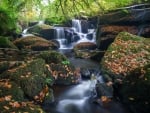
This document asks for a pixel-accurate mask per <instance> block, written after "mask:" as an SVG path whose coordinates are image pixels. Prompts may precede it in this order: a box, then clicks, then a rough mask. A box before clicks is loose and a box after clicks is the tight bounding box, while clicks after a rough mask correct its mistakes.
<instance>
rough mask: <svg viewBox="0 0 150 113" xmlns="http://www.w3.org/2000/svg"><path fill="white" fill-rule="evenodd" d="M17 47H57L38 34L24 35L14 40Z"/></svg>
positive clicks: (34, 48)
mask: <svg viewBox="0 0 150 113" xmlns="http://www.w3.org/2000/svg"><path fill="white" fill-rule="evenodd" d="M14 44H15V45H16V46H17V47H18V48H19V49H29V50H33V51H42V50H51V49H58V45H57V44H56V43H54V42H52V41H48V40H46V39H44V38H41V37H38V36H26V37H22V38H19V39H16V40H15V41H14Z"/></svg>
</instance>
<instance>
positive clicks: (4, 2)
mask: <svg viewBox="0 0 150 113" xmlns="http://www.w3.org/2000/svg"><path fill="white" fill-rule="evenodd" d="M149 1H150V0H0V3H1V4H0V18H4V17H3V16H5V15H7V17H8V19H9V20H13V21H17V20H22V21H27V22H28V21H37V20H45V19H49V20H51V21H52V23H59V22H62V21H64V20H66V19H70V18H74V17H75V16H79V15H84V16H94V15H98V14H103V13H104V12H107V11H109V10H112V9H116V8H120V7H124V6H128V5H132V4H138V3H145V2H149ZM2 21H3V19H0V23H2ZM6 23H7V22H6Z"/></svg>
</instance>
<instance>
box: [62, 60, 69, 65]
mask: <svg viewBox="0 0 150 113" xmlns="http://www.w3.org/2000/svg"><path fill="white" fill-rule="evenodd" d="M61 63H62V64H64V65H69V64H70V62H69V61H68V60H64V61H62V62H61Z"/></svg>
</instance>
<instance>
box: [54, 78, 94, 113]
mask: <svg viewBox="0 0 150 113" xmlns="http://www.w3.org/2000/svg"><path fill="white" fill-rule="evenodd" d="M94 84H95V83H94ZM91 86H93V81H90V80H87V81H82V83H81V84H78V85H76V86H74V87H72V88H71V89H70V90H68V91H66V93H64V94H63V95H60V101H59V102H58V105H57V107H56V109H57V111H58V112H60V113H85V111H86V110H87V111H89V109H87V108H88V104H87V103H88V99H89V98H90V96H91ZM85 108H86V109H85Z"/></svg>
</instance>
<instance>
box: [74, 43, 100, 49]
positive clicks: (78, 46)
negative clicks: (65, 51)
mask: <svg viewBox="0 0 150 113" xmlns="http://www.w3.org/2000/svg"><path fill="white" fill-rule="evenodd" d="M96 48H97V46H96V44H95V43H92V42H81V43H78V44H76V45H75V47H74V50H86V49H88V50H94V49H96Z"/></svg>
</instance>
